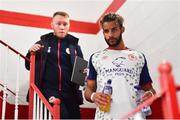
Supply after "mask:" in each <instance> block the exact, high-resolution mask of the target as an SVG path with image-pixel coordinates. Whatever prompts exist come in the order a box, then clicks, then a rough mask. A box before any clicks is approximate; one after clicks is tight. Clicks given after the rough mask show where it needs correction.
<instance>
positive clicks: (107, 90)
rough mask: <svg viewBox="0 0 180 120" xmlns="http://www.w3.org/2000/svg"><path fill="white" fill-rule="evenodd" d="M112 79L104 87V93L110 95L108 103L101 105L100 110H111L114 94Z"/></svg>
mask: <svg viewBox="0 0 180 120" xmlns="http://www.w3.org/2000/svg"><path fill="white" fill-rule="evenodd" d="M111 82H112V81H111V79H109V80H108V81H107V83H106V84H105V86H104V88H103V93H104V94H106V95H108V97H107V99H108V103H107V104H106V105H101V106H100V110H101V111H104V112H109V111H110V105H111V95H112V86H111Z"/></svg>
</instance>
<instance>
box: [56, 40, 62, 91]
mask: <svg viewBox="0 0 180 120" xmlns="http://www.w3.org/2000/svg"><path fill="white" fill-rule="evenodd" d="M60 47H61V43H60V39H59V40H58V52H57V56H58V68H59V91H61V62H60Z"/></svg>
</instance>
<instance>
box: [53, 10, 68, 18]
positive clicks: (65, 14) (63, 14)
mask: <svg viewBox="0 0 180 120" xmlns="http://www.w3.org/2000/svg"><path fill="white" fill-rule="evenodd" d="M56 15H61V16H64V17H68V18H69V14H68V13H66V12H63V11H57V12H55V13H54V14H53V17H55V16H56Z"/></svg>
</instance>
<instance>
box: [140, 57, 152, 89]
mask: <svg viewBox="0 0 180 120" xmlns="http://www.w3.org/2000/svg"><path fill="white" fill-rule="evenodd" d="M143 56H144V55H143ZM144 60H145V64H144V66H143V69H142V71H141V74H140V82H139V85H141V86H142V85H145V84H147V83H152V79H151V77H150V74H149V70H148V66H147V61H146V58H145V56H144Z"/></svg>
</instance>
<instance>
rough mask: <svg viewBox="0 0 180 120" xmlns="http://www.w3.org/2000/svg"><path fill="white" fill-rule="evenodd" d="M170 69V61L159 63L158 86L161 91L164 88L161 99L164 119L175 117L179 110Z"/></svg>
mask: <svg viewBox="0 0 180 120" xmlns="http://www.w3.org/2000/svg"><path fill="white" fill-rule="evenodd" d="M171 71H172V67H171V64H170V63H168V62H163V63H162V64H160V66H159V72H160V85H161V86H160V87H161V90H162V91H163V90H165V94H164V97H163V99H162V104H163V116H164V118H166V119H177V118H178V113H179V111H178V103H177V96H176V86H175V83H174V79H173V76H172V74H171Z"/></svg>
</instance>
